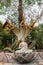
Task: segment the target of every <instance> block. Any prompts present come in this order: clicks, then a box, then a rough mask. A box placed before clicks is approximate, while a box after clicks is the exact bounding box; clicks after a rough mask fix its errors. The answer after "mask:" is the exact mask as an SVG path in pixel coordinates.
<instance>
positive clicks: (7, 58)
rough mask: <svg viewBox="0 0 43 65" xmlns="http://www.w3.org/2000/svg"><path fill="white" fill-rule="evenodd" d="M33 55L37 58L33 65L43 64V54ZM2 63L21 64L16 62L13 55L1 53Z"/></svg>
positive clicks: (0, 59) (36, 53)
mask: <svg viewBox="0 0 43 65" xmlns="http://www.w3.org/2000/svg"><path fill="white" fill-rule="evenodd" d="M33 53H34V56H35V58H34V60H33V61H32V62H31V63H32V64H34V63H39V64H41V63H42V64H43V52H33ZM1 62H4V63H6V62H7V63H14V64H19V62H17V61H16V60H15V55H14V54H13V53H4V52H0V63H1Z"/></svg>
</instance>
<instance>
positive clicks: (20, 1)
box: [18, 0, 23, 24]
mask: <svg viewBox="0 0 43 65" xmlns="http://www.w3.org/2000/svg"><path fill="white" fill-rule="evenodd" d="M18 13H19V16H18V21H19V24H20V23H21V21H22V17H23V10H22V0H19V7H18Z"/></svg>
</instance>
